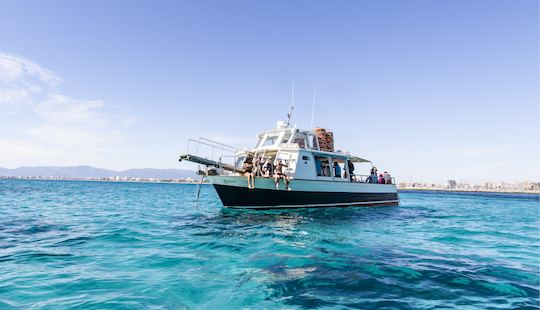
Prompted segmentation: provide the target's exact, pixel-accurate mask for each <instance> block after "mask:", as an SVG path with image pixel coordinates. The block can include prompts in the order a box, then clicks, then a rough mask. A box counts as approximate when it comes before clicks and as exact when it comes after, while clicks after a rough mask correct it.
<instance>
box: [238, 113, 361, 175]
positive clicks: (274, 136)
mask: <svg viewBox="0 0 540 310" xmlns="http://www.w3.org/2000/svg"><path fill="white" fill-rule="evenodd" d="M249 157H251V158H253V159H255V158H263V159H269V160H271V162H272V163H274V162H275V161H276V160H281V161H282V162H283V163H285V164H286V165H287V167H285V169H284V173H285V174H287V175H288V176H289V177H290V178H292V179H304V180H325V181H338V182H351V181H354V178H351V177H350V176H351V171H349V169H350V168H351V167H354V165H353V164H354V163H360V162H364V163H370V161H369V160H365V159H362V158H359V157H355V156H352V155H350V154H349V153H345V152H341V151H337V152H328V151H323V150H321V148H320V147H319V139H318V137H317V135H316V133H315V132H314V131H311V130H300V129H297V128H289V127H287V125H286V124H285V122H277V126H276V129H273V130H269V131H265V132H262V133H259V134H258V135H257V143H256V144H255V146H254V148H253V149H252V150H250V151H243V152H239V153H238V160H237V168H238V169H240V168H241V166H242V164H243V163H244V161H245V160H246V158H249ZM353 169H354V168H353ZM353 174H354V172H353Z"/></svg>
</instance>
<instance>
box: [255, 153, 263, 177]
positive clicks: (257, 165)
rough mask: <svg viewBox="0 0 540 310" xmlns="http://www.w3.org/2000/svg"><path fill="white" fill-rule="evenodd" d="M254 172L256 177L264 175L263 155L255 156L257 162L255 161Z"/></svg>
mask: <svg viewBox="0 0 540 310" xmlns="http://www.w3.org/2000/svg"><path fill="white" fill-rule="evenodd" d="M253 174H254V176H256V177H261V176H262V157H260V156H259V157H257V158H255V162H253Z"/></svg>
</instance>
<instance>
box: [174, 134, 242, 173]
mask: <svg viewBox="0 0 540 310" xmlns="http://www.w3.org/2000/svg"><path fill="white" fill-rule="evenodd" d="M239 151H241V150H240V149H239V148H236V147H233V146H229V145H226V144H223V143H221V142H217V141H213V140H210V139H206V138H202V137H200V138H198V139H188V141H187V147H186V153H185V154H183V155H180V161H182V160H186V161H191V162H194V163H197V164H201V165H204V166H206V167H210V166H213V167H215V168H222V169H224V170H227V171H232V172H237V171H238V170H241V169H237V168H236V159H237V154H236V153H237V152H239ZM224 159H225V161H224ZM227 159H232V162H230V161H228V160H227Z"/></svg>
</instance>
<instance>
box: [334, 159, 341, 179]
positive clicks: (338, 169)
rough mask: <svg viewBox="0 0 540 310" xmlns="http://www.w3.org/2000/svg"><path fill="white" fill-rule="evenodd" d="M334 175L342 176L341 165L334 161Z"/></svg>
mask: <svg viewBox="0 0 540 310" xmlns="http://www.w3.org/2000/svg"><path fill="white" fill-rule="evenodd" d="M334 175H335V177H336V178H341V167H340V166H339V164H338V163H337V162H334Z"/></svg>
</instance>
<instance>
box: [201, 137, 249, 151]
mask: <svg viewBox="0 0 540 310" xmlns="http://www.w3.org/2000/svg"><path fill="white" fill-rule="evenodd" d="M200 140H204V141H207V142H210V143H213V144H217V145H221V146H222V147H223V148H224V149H228V150H230V151H239V150H240V149H239V148H237V147H234V146H230V145H227V144H223V143H221V142H217V141H214V140H210V139H206V138H203V137H199V141H200Z"/></svg>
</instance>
